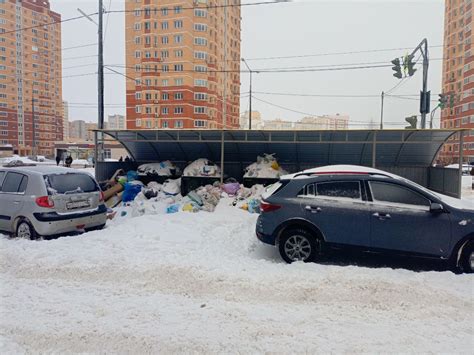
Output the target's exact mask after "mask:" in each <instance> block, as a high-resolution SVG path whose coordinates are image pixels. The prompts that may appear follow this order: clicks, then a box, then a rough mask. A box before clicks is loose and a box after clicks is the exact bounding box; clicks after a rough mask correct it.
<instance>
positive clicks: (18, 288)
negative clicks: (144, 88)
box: [0, 199, 474, 354]
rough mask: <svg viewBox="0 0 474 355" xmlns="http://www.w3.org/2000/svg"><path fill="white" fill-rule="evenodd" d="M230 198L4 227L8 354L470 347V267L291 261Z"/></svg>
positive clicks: (0, 309)
mask: <svg viewBox="0 0 474 355" xmlns="http://www.w3.org/2000/svg"><path fill="white" fill-rule="evenodd" d="M229 204H230V200H228V199H223V200H221V203H220V204H219V206H218V208H217V210H216V212H215V213H205V212H200V213H196V214H192V213H186V212H180V213H176V214H172V215H155V216H142V217H138V218H134V219H129V220H127V221H126V223H125V222H123V223H121V222H118V221H117V222H112V223H110V224H109V225H108V226H107V228H106V229H105V230H103V231H98V232H91V233H87V234H83V235H81V236H76V237H65V238H59V239H56V240H50V241H38V242H33V241H27V240H12V239H8V238H6V237H1V238H0V286H1V287H0V297H1V303H0V352H1V353H2V354H4V353H8V352H10V353H22V352H48V353H50V352H54V353H65V352H66V353H70V352H94V353H98V352H109V353H157V352H161V353H175V352H180V353H182V352H187V353H189V352H197V353H217V352H218V353H238V352H244V353H249V352H252V353H255V352H258V353H262V352H276V353H301V352H310V353H316V352H317V353H323V352H329V351H331V352H351V353H352V352H358V353H360V352H372V353H375V352H378V353H386V352H410V353H415V352H436V353H472V349H474V340H473V339H474V329H473V327H474V323H473V315H474V314H473V312H474V303H473V290H474V278H473V277H472V276H471V275H455V274H453V273H451V272H447V271H445V272H434V271H428V272H414V271H410V270H407V269H395V270H394V269H389V268H383V267H378V268H371V267H363V266H355V265H351V264H350V263H349V264H347V263H346V264H342V265H338V264H337V263H324V264H303V263H296V264H292V265H287V264H285V263H283V262H281V260H280V257H279V256H278V254H277V252H276V250H275V249H274V248H272V247H270V246H265V245H263V244H261V243H260V242H258V241H257V240H256V238H255V236H254V226H255V220H256V215H252V214H249V213H247V212H244V211H241V210H239V209H236V208H233V207H231V206H229Z"/></svg>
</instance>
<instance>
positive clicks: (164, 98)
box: [161, 92, 170, 100]
mask: <svg viewBox="0 0 474 355" xmlns="http://www.w3.org/2000/svg"><path fill="white" fill-rule="evenodd" d="M161 99H162V100H169V99H170V94H168V93H167V92H164V93H163V94H162V95H161Z"/></svg>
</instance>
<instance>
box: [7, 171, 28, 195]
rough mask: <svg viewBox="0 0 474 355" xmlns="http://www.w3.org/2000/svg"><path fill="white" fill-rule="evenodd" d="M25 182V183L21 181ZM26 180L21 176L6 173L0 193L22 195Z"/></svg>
mask: <svg viewBox="0 0 474 355" xmlns="http://www.w3.org/2000/svg"><path fill="white" fill-rule="evenodd" d="M23 180H25V181H23ZM27 183H28V178H27V177H26V176H25V175H23V174H18V173H8V174H7V176H6V178H5V181H4V182H3V184H2V192H10V193H17V192H20V193H23V192H25V191H26V185H27Z"/></svg>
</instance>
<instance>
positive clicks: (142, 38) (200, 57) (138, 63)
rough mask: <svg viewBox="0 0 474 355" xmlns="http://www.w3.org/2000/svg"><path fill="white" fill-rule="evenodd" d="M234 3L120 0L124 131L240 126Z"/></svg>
mask: <svg viewBox="0 0 474 355" xmlns="http://www.w3.org/2000/svg"><path fill="white" fill-rule="evenodd" d="M223 4H229V5H233V6H222V5H223ZM238 4H240V1H239V0H222V1H221V0H145V1H140V2H138V1H135V0H127V1H126V33H125V37H126V67H127V68H126V74H127V78H128V79H127V86H126V87H127V99H126V102H127V128H129V129H151V128H173V129H179V128H222V127H225V128H228V129H232V128H238V127H239V107H240V33H241V18H240V6H234V5H238ZM224 98H225V100H224ZM224 101H225V103H226V104H225V105H224ZM224 121H225V122H224Z"/></svg>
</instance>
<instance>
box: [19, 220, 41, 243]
mask: <svg viewBox="0 0 474 355" xmlns="http://www.w3.org/2000/svg"><path fill="white" fill-rule="evenodd" d="M15 236H16V237H17V238H24V239H30V240H36V239H38V237H39V236H38V233H36V231H35V228H34V227H33V226H32V225H31V223H30V222H28V221H27V220H26V219H20V220H19V221H18V223H17V225H16V230H15Z"/></svg>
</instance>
